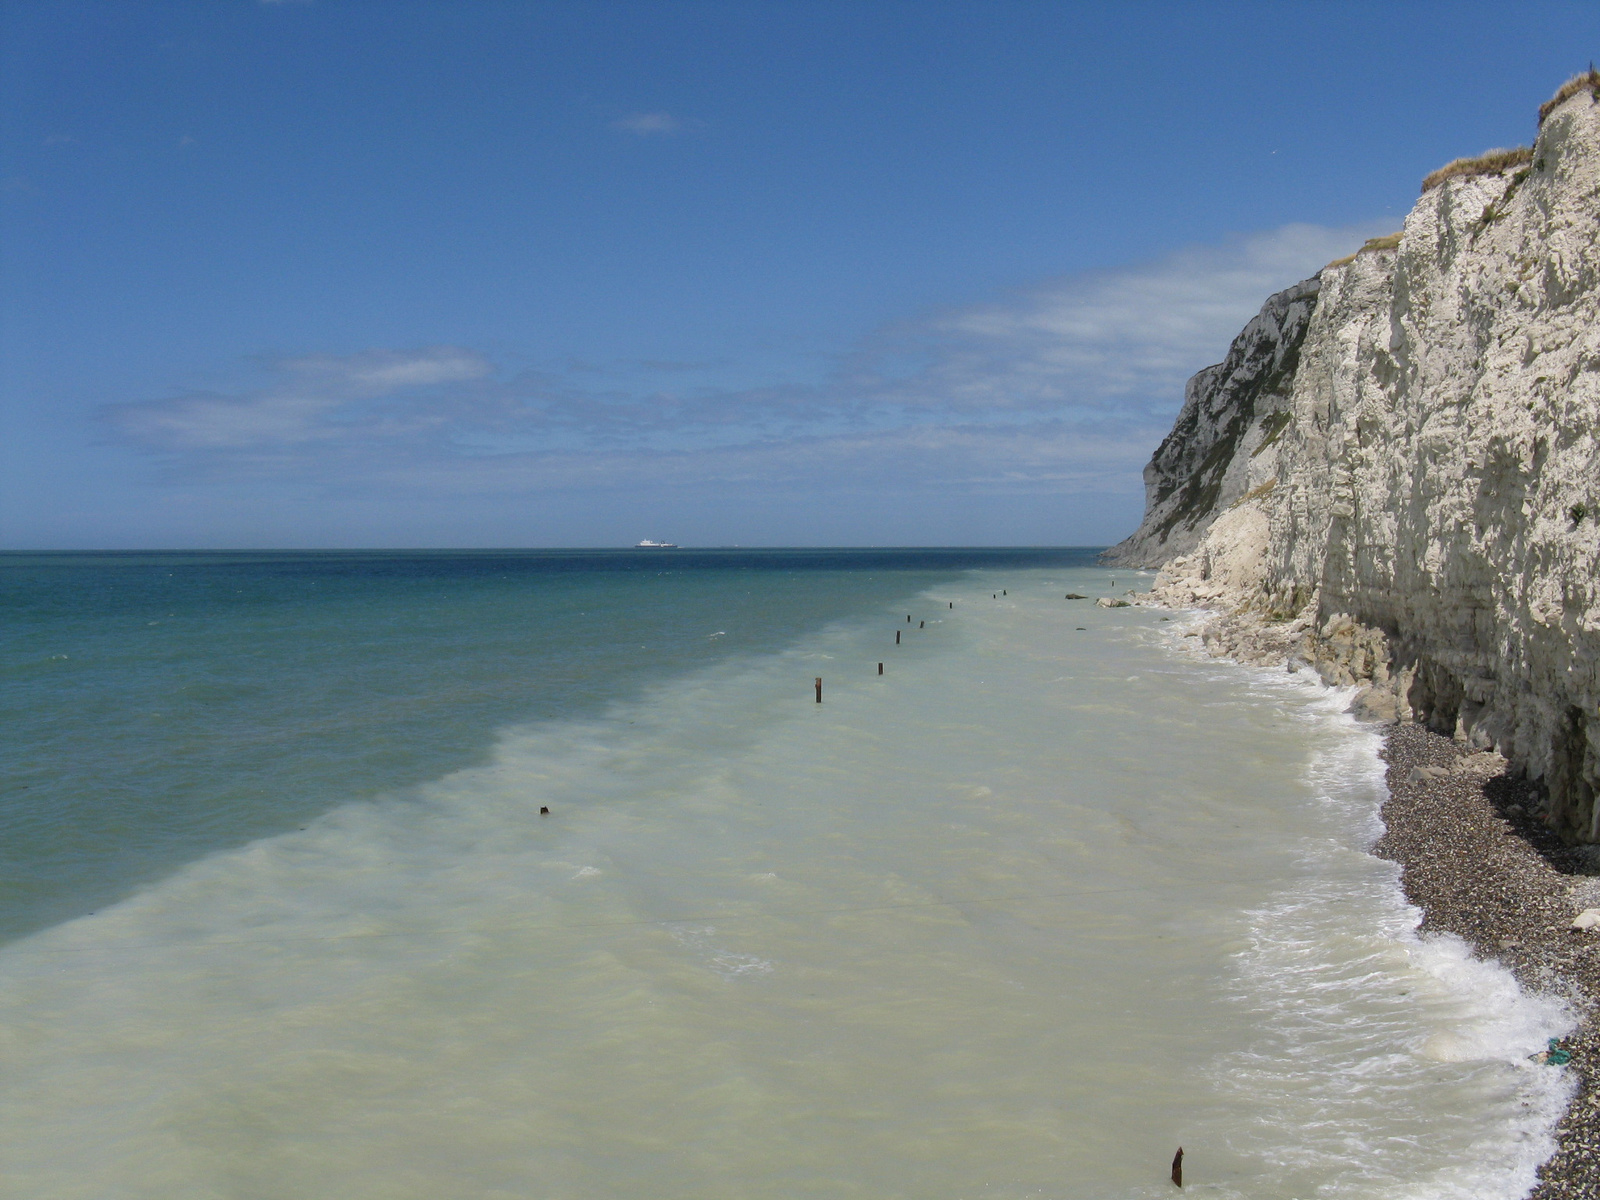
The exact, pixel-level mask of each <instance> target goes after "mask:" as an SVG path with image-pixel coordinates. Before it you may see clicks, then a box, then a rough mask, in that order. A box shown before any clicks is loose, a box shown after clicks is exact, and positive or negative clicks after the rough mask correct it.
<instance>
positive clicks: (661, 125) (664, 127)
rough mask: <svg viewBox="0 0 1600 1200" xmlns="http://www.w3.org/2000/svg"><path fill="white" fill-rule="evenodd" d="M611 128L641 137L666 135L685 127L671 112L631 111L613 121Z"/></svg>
mask: <svg viewBox="0 0 1600 1200" xmlns="http://www.w3.org/2000/svg"><path fill="white" fill-rule="evenodd" d="M611 128H613V129H616V130H620V131H621V132H623V133H632V134H635V135H637V136H639V137H666V136H669V135H671V134H674V133H678V132H679V131H680V130H682V129H683V122H682V121H680V120H678V118H677V117H675V116H673V115H672V114H671V113H669V112H641V113H629V114H628V115H627V116H625V117H618V118H617V119H616V120H615V121H613V122H611Z"/></svg>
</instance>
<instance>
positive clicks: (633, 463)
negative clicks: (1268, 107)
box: [102, 225, 1371, 495]
mask: <svg viewBox="0 0 1600 1200" xmlns="http://www.w3.org/2000/svg"><path fill="white" fill-rule="evenodd" d="M1370 232H1371V230H1369V229H1367V228H1365V227H1357V228H1349V229H1326V228H1320V227H1315V226H1305V225H1297V226H1289V227H1286V228H1283V229H1278V230H1274V231H1270V232H1266V233H1261V234H1256V235H1252V236H1248V237H1239V238H1236V239H1234V240H1231V241H1229V242H1227V243H1225V244H1223V245H1214V246H1201V247H1192V248H1189V249H1185V250H1182V251H1179V252H1177V253H1174V254H1171V255H1168V256H1166V257H1164V258H1161V259H1159V260H1156V261H1153V262H1148V263H1143V264H1138V265H1135V266H1131V267H1127V268H1122V269H1117V270H1106V271H1099V272H1093V273H1088V274H1081V275H1074V276H1068V277H1063V278H1059V279H1052V280H1045V281H1041V282H1038V283H1035V284H1033V285H1032V286H1029V287H1026V288H1021V289H1018V290H1016V291H1015V292H1013V293H1011V294H1008V295H1004V296H1001V297H998V298H996V299H992V300H990V301H988V302H985V303H982V304H975V305H969V306H965V307H960V308H952V309H948V310H943V311H938V312H932V313H927V314H924V315H922V316H921V317H918V318H915V319H911V320H907V321H904V322H901V323H899V324H897V325H895V326H892V327H889V328H885V329H881V330H878V331H876V332H875V333H873V334H871V335H870V336H867V337H865V338H863V339H862V341H861V342H860V343H859V344H858V345H857V346H855V347H853V348H851V349H850V350H849V351H848V352H846V353H844V354H842V355H840V357H839V359H838V362H837V364H836V368H835V370H834V371H833V372H832V374H831V375H830V376H829V377H828V378H827V379H825V380H824V381H823V382H822V383H820V384H816V385H810V386H795V385H784V386H773V387H767V388H746V389H742V390H716V389H711V388H704V387H701V388H695V387H693V386H690V385H689V384H688V383H687V382H686V383H685V384H684V385H683V386H681V387H679V388H678V389H677V390H656V391H649V392H634V391H629V390H627V389H624V388H620V387H614V388H612V389H611V390H606V388H605V386H604V385H605V382H606V380H607V379H608V378H611V377H610V376H609V375H607V374H605V373H600V374H596V373H595V372H593V371H592V370H579V369H576V368H573V369H561V370H551V371H544V372H537V371H524V372H521V373H513V372H508V371H505V370H499V369H496V367H495V365H494V364H493V363H491V362H490V361H489V360H488V359H487V358H485V357H484V356H483V355H481V354H479V353H478V352H476V351H474V350H471V349H467V348H462V347H453V346H442V347H433V348H429V349H424V350H418V351H372V352H368V353H364V354H356V355H347V356H334V355H316V356H305V357H299V358H289V359H283V360H279V361H276V362H273V363H270V364H268V367H269V370H270V373H271V384H270V386H266V387H262V388H258V389H256V390H252V391H241V392H235V393H191V394H183V395H178V396H173V397H168V398H163V399H155V400H142V401H134V402H127V403H119V404H112V405H108V406H106V407H105V409H104V410H103V413H102V415H103V417H104V420H105V421H106V422H107V423H108V425H109V426H110V427H111V428H112V429H113V430H114V431H115V432H116V434H117V436H119V437H120V438H122V439H124V440H126V441H129V442H131V443H133V444H136V445H138V446H140V447H143V448H144V449H146V450H148V451H151V452H154V453H156V454H159V455H161V456H162V457H163V459H164V460H165V461H166V462H167V463H168V464H170V465H171V466H172V467H174V468H175V469H178V470H181V471H183V472H184V473H186V474H191V475H217V476H221V475H227V476H230V477H233V476H238V475H241V474H244V475H257V476H269V477H289V478H294V479H297V480H301V481H317V480H323V481H327V482H329V483H331V482H333V481H337V482H338V483H339V484H340V485H341V486H345V487H348V486H352V485H363V484H364V485H366V486H370V487H372V488H376V489H390V490H395V489H400V490H403V489H421V490H423V491H429V492H450V493H454V494H458V495H464V494H481V493H486V492H529V491H537V490H545V489H562V488H595V487H614V488H626V487H638V486H645V485H650V486H664V487H673V486H688V485H690V484H693V485H695V486H714V485H715V486H727V487H730V488H761V487H767V488H772V487H783V486H791V485H794V486H799V485H800V484H802V483H804V482H806V481H810V482H811V483H816V482H818V481H821V480H827V481H830V486H837V487H842V488H853V487H860V488H866V489H870V488H871V487H873V486H879V485H885V484H887V483H888V482H889V481H896V483H895V486H899V487H906V488H920V489H945V490H953V491H963V490H965V491H970V492H984V491H987V492H997V491H998V492H1006V491H1013V492H1016V491H1032V492H1037V493H1041V494H1042V493H1073V492H1078V493H1081V492H1090V491H1102V492H1104V491H1121V492H1132V491H1136V490H1137V489H1138V487H1139V470H1140V468H1141V466H1142V465H1143V462H1144V460H1145V458H1146V457H1148V455H1149V453H1150V450H1151V449H1152V448H1153V446H1154V445H1155V443H1156V442H1157V441H1158V440H1159V439H1160V437H1161V436H1162V435H1163V434H1164V433H1165V431H1166V428H1167V426H1168V425H1169V423H1170V421H1171V419H1172V415H1173V413H1174V412H1175V411H1176V409H1177V407H1178V405H1179V403H1180V402H1181V400H1182V388H1183V383H1184V380H1185V379H1186V378H1187V377H1188V376H1189V375H1190V374H1192V373H1193V372H1194V371H1196V370H1198V369H1199V368H1200V367H1202V366H1205V365H1207V364H1208V363H1212V362H1216V361H1218V360H1219V359H1220V358H1221V357H1222V355H1223V353H1224V352H1225V351H1226V349H1227V345H1228V342H1229V340H1230V339H1231V338H1232V337H1233V335H1234V334H1235V333H1237V332H1238V330H1239V328H1240V327H1241V326H1242V325H1243V324H1244V322H1245V321H1246V320H1248V319H1249V317H1250V316H1252V315H1253V314H1254V313H1255V312H1256V311H1257V309H1259V307H1260V306H1261V303H1262V302H1263V301H1264V300H1265V299H1266V297H1267V296H1268V295H1269V294H1270V293H1271V292H1273V291H1275V290H1277V289H1278V288H1281V287H1285V286H1287V285H1288V284H1290V283H1292V282H1294V281H1296V280H1298V279H1301V278H1304V277H1305V276H1307V275H1309V274H1311V273H1312V272H1314V271H1315V270H1317V269H1318V268H1319V267H1321V266H1322V265H1323V264H1324V263H1326V262H1328V261H1329V260H1330V259H1332V258H1335V257H1337V256H1338V255H1340V254H1343V253H1347V252H1348V251H1349V250H1350V249H1351V248H1352V247H1354V246H1357V245H1359V244H1360V243H1361V241H1362V239H1363V238H1364V237H1366V236H1368V235H1369V234H1370ZM654 365H655V367H656V368H658V369H660V370H663V371H665V370H666V369H668V368H677V367H682V368H684V369H685V370H688V369H692V368H693V367H694V366H696V364H691V363H684V364H670V363H657V364H654Z"/></svg>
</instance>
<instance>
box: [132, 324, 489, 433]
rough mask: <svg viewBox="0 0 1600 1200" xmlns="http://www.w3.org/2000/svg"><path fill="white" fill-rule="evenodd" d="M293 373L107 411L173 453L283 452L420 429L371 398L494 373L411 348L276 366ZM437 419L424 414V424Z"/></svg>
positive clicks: (442, 350)
mask: <svg viewBox="0 0 1600 1200" xmlns="http://www.w3.org/2000/svg"><path fill="white" fill-rule="evenodd" d="M274 367H275V369H276V371H277V372H278V373H280V374H281V375H284V376H287V378H285V379H283V380H281V382H280V383H279V385H278V386H276V387H273V388H267V389H263V390H260V391H255V392H244V393H239V394H236V395H216V394H210V393H204V394H190V395H185V396H175V397H172V398H171V399H166V400H150V401H139V402H134V403H128V404H113V405H108V406H106V408H105V409H104V410H103V416H104V417H105V419H106V420H107V421H109V422H110V423H111V425H112V426H113V427H114V428H116V429H117V430H119V431H120V432H121V433H122V434H123V435H124V436H126V437H128V438H130V439H132V440H133V441H135V442H138V443H140V444H142V445H144V446H146V447H148V448H151V449H156V450H161V451H166V452H169V453H183V452H186V451H201V452H223V451H250V450H257V451H259V450H263V449H270V450H273V451H278V452H281V451H283V450H285V449H289V448H292V447H304V446H306V445H307V444H308V443H313V442H322V443H328V442H334V441H340V440H346V439H348V438H349V437H350V436H351V435H352V433H357V434H359V435H362V436H369V437H370V436H378V437H380V438H381V437H383V436H389V437H393V436H395V435H397V434H400V433H404V432H414V431H415V430H416V428H417V425H418V417H419V416H423V414H419V413H416V412H412V413H411V414H410V416H411V419H410V421H409V422H407V421H404V420H397V419H396V417H397V414H396V412H395V411H394V410H393V407H392V406H387V407H386V406H382V405H379V406H373V405H370V404H363V402H364V401H372V400H380V399H391V398H398V397H400V396H401V395H402V394H403V393H404V392H406V391H408V390H411V389H419V388H426V387H428V386H430V385H439V384H461V383H465V382H469V381H471V380H475V379H479V378H481V377H483V376H484V375H486V374H488V373H489V371H490V369H491V368H490V366H489V363H488V362H487V361H486V360H485V359H484V358H483V357H482V356H480V355H478V354H476V353H474V352H473V351H470V350H461V349H457V348H455V347H450V346H446V347H435V348H432V349H428V350H421V351H415V352H411V353H400V352H396V351H376V352H370V353H366V354H354V355H345V356H333V355H317V356H310V357H305V358H296V359H289V360H286V361H283V362H280V363H276V364H274ZM432 423H434V422H431V421H428V420H426V418H425V416H424V419H423V420H422V424H423V425H424V426H426V425H429V424H432Z"/></svg>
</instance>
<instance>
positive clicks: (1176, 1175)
mask: <svg viewBox="0 0 1600 1200" xmlns="http://www.w3.org/2000/svg"><path fill="white" fill-rule="evenodd" d="M1112 582H1113V583H1115V582H1116V581H1115V580H1113V581H1112ZM1006 595H1009V593H1008V592H1007V591H1006V589H1005V588H1001V589H1000V590H999V591H998V592H995V593H993V596H994V599H996V600H998V599H1000V598H1001V597H1002V596H1006ZM1088 598H1089V597H1087V596H1084V595H1081V594H1079V593H1077V592H1068V593H1067V594H1066V596H1064V597H1063V599H1066V600H1087V599H1088ZM945 604H946V605H947V606H948V607H949V608H950V609H952V610H953V609H954V608H955V606H956V602H955V601H954V600H947V601H945ZM911 621H912V616H911V614H910V613H907V614H906V624H907V625H909V624H911ZM927 627H928V622H927V620H926V618H924V619H922V620H919V621H917V628H918V629H926V628H927ZM904 633H905V630H904V629H896V630H895V631H894V644H895V645H896V646H898V645H900V644H901V642H900V638H901V635H902V634H904ZM878 674H879V675H882V674H883V664H882V663H881V662H880V663H879V664H878ZM815 687H816V695H817V703H818V704H821V703H822V676H821V675H818V676H817V677H816V680H815ZM1172 1182H1173V1183H1174V1184H1176V1185H1177V1186H1178V1187H1180V1188H1181V1187H1182V1186H1183V1147H1182V1146H1179V1147H1178V1152H1177V1154H1175V1155H1173V1157H1172Z"/></svg>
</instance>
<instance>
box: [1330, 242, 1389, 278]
mask: <svg viewBox="0 0 1600 1200" xmlns="http://www.w3.org/2000/svg"><path fill="white" fill-rule="evenodd" d="M1399 245H1400V235H1399V234H1398V233H1386V234H1384V235H1383V236H1382V237H1375V238H1368V239H1367V240H1366V241H1364V242H1362V243H1361V249H1359V250H1357V251H1356V254H1365V253H1366V252H1367V251H1368V250H1394V249H1396V248H1397V247H1398V246H1399ZM1356 254H1346V255H1345V256H1344V257H1343V258H1336V259H1334V260H1333V261H1332V262H1331V263H1329V264H1328V265H1327V266H1326V267H1323V268H1322V269H1323V270H1324V271H1327V270H1331V269H1332V268H1333V267H1342V266H1345V265H1347V264H1349V263H1353V262H1355V260H1356Z"/></svg>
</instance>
